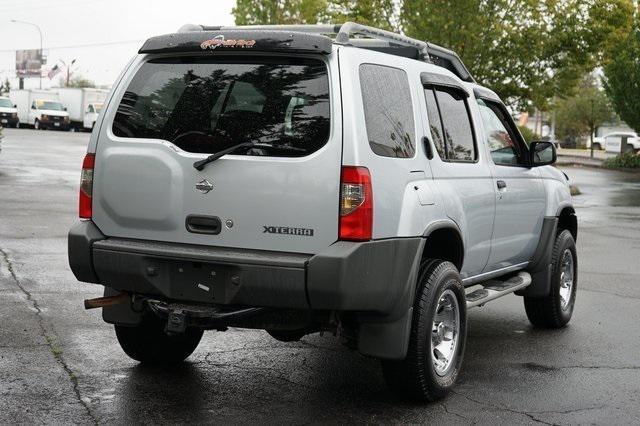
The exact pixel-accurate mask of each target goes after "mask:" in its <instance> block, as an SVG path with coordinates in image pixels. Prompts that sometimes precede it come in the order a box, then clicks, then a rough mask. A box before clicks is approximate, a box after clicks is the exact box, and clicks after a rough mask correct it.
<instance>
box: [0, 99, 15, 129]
mask: <svg viewBox="0 0 640 426" xmlns="http://www.w3.org/2000/svg"><path fill="white" fill-rule="evenodd" d="M0 126H3V127H16V128H17V127H20V120H19V119H18V109H17V108H16V106H15V105H14V104H13V102H11V99H9V98H6V97H4V96H0Z"/></svg>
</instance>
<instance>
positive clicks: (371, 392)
mask: <svg viewBox="0 0 640 426" xmlns="http://www.w3.org/2000/svg"><path fill="white" fill-rule="evenodd" d="M5 136H6V139H5V140H4V142H3V151H2V152H1V153H0V318H1V319H2V321H1V325H0V423H2V424H6V423H16V422H18V423H34V422H45V423H70V422H75V423H130V422H144V423H157V422H193V423H222V422H233V423H258V422H269V423H283V422H295V423H310V422H314V423H319V422H332V423H336V422H340V423H348V422H376V423H377V422H411V423H414V422H430V423H436V424H443V423H447V424H469V423H485V424H486V423H491V424H496V423H500V424H514V423H545V424H566V423H571V424H575V423H596V424H605V423H606V424H629V423H635V424H638V423H640V414H639V413H640V391H639V389H640V356H639V354H640V327H639V325H638V324H640V268H639V267H638V264H639V261H638V259H640V243H639V242H640V183H639V182H638V177H636V176H633V175H626V174H623V173H616V172H609V171H604V170H590V169H566V170H565V171H566V173H567V174H568V175H569V176H570V178H571V180H572V182H573V183H575V184H577V185H578V186H579V187H580V190H581V191H582V193H583V195H581V196H579V197H577V198H576V204H577V210H578V215H579V222H580V231H579V238H578V253H579V254H578V255H579V260H580V268H579V271H580V282H579V290H578V297H577V305H576V311H575V313H574V318H573V320H572V322H571V323H570V324H569V326H568V327H567V328H565V329H562V330H557V331H540V330H535V329H533V328H531V326H530V325H529V323H528V321H527V318H526V316H525V313H524V308H523V306H522V301H521V300H520V298H519V297H517V296H513V295H511V296H508V297H505V298H503V299H500V300H498V301H496V302H492V303H490V304H488V305H487V306H486V307H484V308H481V309H475V310H473V311H470V314H469V317H470V330H469V340H468V344H467V351H466V355H465V370H464V372H463V374H462V376H461V379H460V383H459V385H458V386H457V388H456V390H455V393H454V394H452V395H451V396H450V397H449V398H447V399H445V400H444V401H442V402H441V403H435V404H431V405H416V404H410V403H406V402H402V401H400V400H398V399H397V398H396V397H395V396H394V395H392V394H390V393H389V392H388V391H387V390H386V389H385V386H384V383H383V379H382V375H381V373H380V371H379V368H378V362H377V361H376V360H374V359H369V358H365V357H363V356H360V355H358V354H357V353H355V352H352V351H350V350H349V349H347V348H346V347H344V346H343V345H341V344H340V343H339V342H338V341H337V340H336V339H334V338H333V337H329V336H325V337H321V336H319V335H311V336H307V337H305V338H304V339H303V340H302V341H301V342H298V343H290V344H286V343H280V342H277V341H275V340H273V339H271V338H270V337H269V336H268V335H267V334H266V333H264V332H262V331H247V330H230V331H228V332H225V333H214V332H210V333H207V334H205V338H204V339H203V342H202V343H201V345H200V347H199V348H198V349H197V350H196V352H195V353H194V355H193V356H192V357H191V358H189V360H188V362H187V363H186V364H185V365H183V366H181V367H179V368H176V369H174V370H171V371H162V370H157V369H152V368H143V367H140V366H138V365H137V364H136V363H135V362H133V361H131V360H130V359H129V358H127V357H126V356H125V355H124V353H122V351H121V350H120V348H119V347H118V345H117V343H116V340H115V335H114V332H113V329H112V328H111V327H110V326H109V325H107V324H104V323H103V322H102V320H101V318H100V312H98V311H85V310H83V307H82V300H83V299H84V298H89V297H96V296H99V295H101V291H100V289H101V288H100V287H98V286H94V285H90V284H82V283H79V282H77V281H76V280H75V278H74V277H73V275H72V273H71V272H70V271H69V269H68V266H67V257H66V256H67V255H66V233H67V230H68V229H69V227H70V226H71V225H72V224H73V223H74V221H75V220H76V203H77V193H78V181H79V170H80V166H81V163H82V157H83V155H84V152H85V150H86V145H87V142H88V139H89V135H88V134H70V133H59V132H38V131H34V130H22V129H21V130H10V129H9V130H5Z"/></svg>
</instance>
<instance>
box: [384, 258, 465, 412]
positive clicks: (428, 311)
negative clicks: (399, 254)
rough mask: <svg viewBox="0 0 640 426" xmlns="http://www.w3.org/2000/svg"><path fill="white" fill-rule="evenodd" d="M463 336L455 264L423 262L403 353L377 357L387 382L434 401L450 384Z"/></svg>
mask: <svg viewBox="0 0 640 426" xmlns="http://www.w3.org/2000/svg"><path fill="white" fill-rule="evenodd" d="M466 339H467V309H466V300H465V291H464V287H463V286H462V280H461V279H460V274H459V273H458V270H457V269H456V267H455V266H454V265H453V264H452V263H450V262H446V261H442V260H432V261H427V262H425V263H423V264H422V266H421V268H420V277H419V279H418V292H417V295H416V300H415V303H414V307H413V321H412V325H411V335H410V340H409V348H408V351H407V356H406V358H405V359H404V360H402V361H388V360H383V361H382V368H383V372H384V377H385V380H386V382H387V385H388V386H389V387H390V388H391V389H392V390H393V391H396V392H399V393H401V394H402V395H404V396H406V397H408V398H409V399H413V400H418V401H427V402H429V401H436V400H438V399H441V398H444V397H445V396H447V394H448V393H449V392H450V391H451V389H452V388H453V386H454V384H455V382H456V379H457V378H458V375H459V374H460V371H461V368H462V359H463V355H464V348H465V344H466Z"/></svg>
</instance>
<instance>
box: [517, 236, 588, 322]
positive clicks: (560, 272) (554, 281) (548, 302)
mask: <svg viewBox="0 0 640 426" xmlns="http://www.w3.org/2000/svg"><path fill="white" fill-rule="evenodd" d="M551 265H552V270H551V294H550V295H549V296H547V297H525V298H524V308H525V311H526V312H527V317H528V318H529V321H530V322H531V324H533V325H534V326H536V327H540V328H562V327H564V326H565V325H567V323H568V322H569V320H571V316H572V315H573V308H574V306H575V303H576V289H577V287H578V257H577V255H576V243H575V241H574V240H573V236H572V235H571V232H569V231H567V230H564V231H562V232H561V233H560V234H558V236H557V237H556V241H555V243H554V245H553V253H552V255H551Z"/></svg>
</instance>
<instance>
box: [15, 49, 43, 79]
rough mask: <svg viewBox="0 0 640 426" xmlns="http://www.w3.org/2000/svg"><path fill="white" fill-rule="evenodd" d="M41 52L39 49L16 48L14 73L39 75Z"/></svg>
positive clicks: (29, 75) (22, 75)
mask: <svg viewBox="0 0 640 426" xmlns="http://www.w3.org/2000/svg"><path fill="white" fill-rule="evenodd" d="M42 62H43V61H42V52H41V51H40V50H39V49H31V50H16V74H17V75H18V77H40V75H41V73H42Z"/></svg>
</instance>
